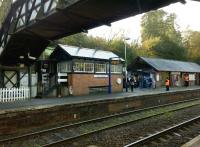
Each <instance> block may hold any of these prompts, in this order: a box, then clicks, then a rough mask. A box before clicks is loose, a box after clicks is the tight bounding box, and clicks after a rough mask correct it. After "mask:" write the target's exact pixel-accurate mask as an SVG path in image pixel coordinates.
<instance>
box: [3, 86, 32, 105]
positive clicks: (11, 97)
mask: <svg viewBox="0 0 200 147" xmlns="http://www.w3.org/2000/svg"><path fill="white" fill-rule="evenodd" d="M29 98H30V96H29V88H27V87H21V88H0V103H1V102H13V101H17V100H25V99H29Z"/></svg>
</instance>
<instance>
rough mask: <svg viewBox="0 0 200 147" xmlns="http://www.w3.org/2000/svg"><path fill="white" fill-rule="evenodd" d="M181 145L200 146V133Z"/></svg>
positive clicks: (186, 146) (185, 146) (184, 146)
mask: <svg viewBox="0 0 200 147" xmlns="http://www.w3.org/2000/svg"><path fill="white" fill-rule="evenodd" d="M181 147H200V135H199V136H197V137H195V138H194V139H192V140H190V141H189V142H187V143H186V144H184V145H182V146H181Z"/></svg>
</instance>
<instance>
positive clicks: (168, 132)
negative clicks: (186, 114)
mask: <svg viewBox="0 0 200 147" xmlns="http://www.w3.org/2000/svg"><path fill="white" fill-rule="evenodd" d="M194 125H198V127H199V126H200V116H197V117H195V118H192V119H190V120H187V121H184V122H182V123H180V124H177V125H174V126H172V127H169V128H167V129H164V130H162V131H159V132H156V133H154V134H152V135H150V136H148V137H145V138H142V139H140V140H137V141H135V142H132V143H130V144H128V145H125V146H124V147H137V146H138V147H141V146H145V145H146V146H147V144H148V146H150V145H151V144H152V145H153V144H154V146H155V144H157V145H156V146H162V142H163V143H165V142H166V141H167V140H166V138H169V137H172V135H179V136H181V135H180V133H176V132H177V131H179V132H181V131H182V129H186V128H187V129H189V128H191V127H193V126H194ZM180 130H181V131H180ZM166 136H168V137H166ZM163 137H165V139H163Z"/></svg>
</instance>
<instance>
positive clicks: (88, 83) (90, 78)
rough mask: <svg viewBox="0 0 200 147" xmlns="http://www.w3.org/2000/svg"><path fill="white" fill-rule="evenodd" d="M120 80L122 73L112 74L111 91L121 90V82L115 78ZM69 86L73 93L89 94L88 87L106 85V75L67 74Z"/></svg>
mask: <svg viewBox="0 0 200 147" xmlns="http://www.w3.org/2000/svg"><path fill="white" fill-rule="evenodd" d="M118 78H120V79H121V80H122V75H119V74H116V75H112V92H122V90H123V83H122V82H121V84H117V82H116V81H117V79H118ZM68 81H69V86H72V88H73V95H76V96H77V95H87V94H89V87H94V86H108V77H94V74H69V75H68Z"/></svg>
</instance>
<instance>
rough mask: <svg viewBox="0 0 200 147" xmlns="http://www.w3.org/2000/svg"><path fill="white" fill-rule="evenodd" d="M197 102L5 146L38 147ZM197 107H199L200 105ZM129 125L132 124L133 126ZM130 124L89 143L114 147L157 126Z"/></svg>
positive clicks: (147, 122)
mask: <svg viewBox="0 0 200 147" xmlns="http://www.w3.org/2000/svg"><path fill="white" fill-rule="evenodd" d="M197 103H200V100H198V101H194V102H187V103H183V104H177V105H174V106H167V107H165V108H157V109H155V110H151V111H149V110H148V111H143V112H139V113H134V114H131V115H127V116H123V117H122V116H121V117H118V118H112V119H109V120H105V121H101V122H97V123H89V124H84V125H81V126H78V127H74V128H73V127H72V128H70V129H63V130H60V131H59V132H55V133H51V134H45V135H42V136H35V137H34V138H29V139H27V140H26V141H23V142H20V141H18V142H15V143H14V144H7V145H5V146H8V147H9V146H12V147H13V146H20V147H27V145H30V146H36V147H37V146H39V145H42V144H46V143H50V142H53V141H57V140H58V139H60V138H62V137H65V138H66V137H73V136H76V135H79V134H83V133H87V132H90V131H93V130H98V129H102V128H105V127H110V126H113V125H116V124H119V123H122V122H127V121H132V120H137V119H139V118H143V117H146V116H150V115H152V114H157V113H160V112H166V111H168V110H169V109H170V110H173V109H175V108H176V109H177V108H182V107H186V106H190V105H192V104H197ZM197 107H199V105H198V106H197ZM173 115H174V114H173V113H167V114H165V116H164V118H163V119H165V120H166V119H167V121H166V122H165V123H161V124H160V125H159V127H161V126H162V127H163V128H164V127H165V126H166V125H167V123H170V122H171V121H172V118H173ZM161 118H162V117H161ZM158 119H160V118H159V117H158ZM158 119H157V120H158ZM149 123H152V125H151V127H145V126H149ZM154 125H155V126H154ZM129 126H131V128H130V127H129ZM129 126H127V127H121V128H122V129H120V128H117V129H113V131H112V130H110V131H105V132H110V133H112V134H110V135H109V133H106V134H105V135H102V133H99V134H98V135H94V139H92V140H91V141H90V139H89V138H88V139H89V141H88V142H89V144H90V143H91V142H94V144H97V145H98V146H109V147H110V146H112V147H114V146H121V145H122V144H123V145H124V144H126V143H127V142H131V141H132V140H131V138H130V137H129V136H131V135H132V134H133V135H132V138H138V136H141V132H144V133H143V134H145V132H151V131H149V129H150V128H152V129H153V128H154V127H156V126H157V123H155V120H154V119H149V120H148V121H144V122H143V121H141V122H139V125H138V124H135V125H133V126H132V125H129ZM134 127H135V129H134ZM123 128H124V129H125V131H126V133H124V130H123ZM137 129H139V130H138V131H136V130H137ZM131 132H134V133H132V134H131ZM142 136H144V135H142ZM113 137H114V138H115V140H117V141H119V143H117V141H116V142H115V143H114V142H112V140H113ZM122 138H123V139H122ZM84 143H86V144H85V145H83V144H82V143H81V145H79V143H75V144H74V145H72V146H87V144H88V143H87V141H84ZM102 143H103V144H102ZM113 143H114V144H113ZM89 144H88V145H89ZM70 147H71V145H70Z"/></svg>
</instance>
